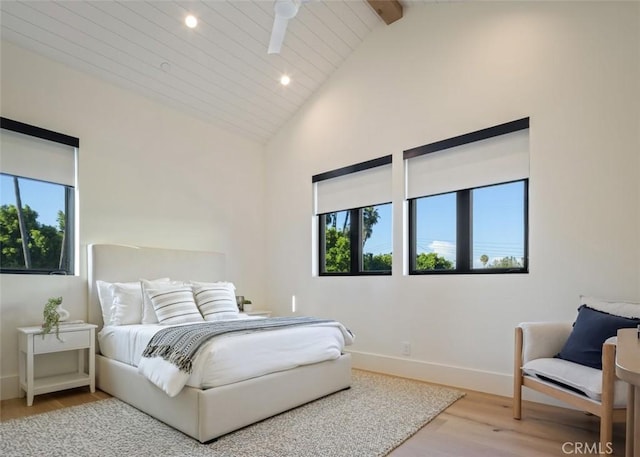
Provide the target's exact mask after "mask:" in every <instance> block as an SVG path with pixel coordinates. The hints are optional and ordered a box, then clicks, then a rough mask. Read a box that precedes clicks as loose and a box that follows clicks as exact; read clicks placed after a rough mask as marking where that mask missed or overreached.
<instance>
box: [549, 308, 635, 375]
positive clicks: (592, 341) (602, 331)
mask: <svg viewBox="0 0 640 457" xmlns="http://www.w3.org/2000/svg"><path fill="white" fill-rule="evenodd" d="M639 324H640V319H629V318H627V317H622V316H615V315H613V314H608V313H604V312H602V311H598V310H595V309H592V308H589V307H587V306H586V305H582V306H581V307H580V308H578V318H577V319H576V321H575V322H574V324H573V330H572V331H571V334H570V335H569V338H568V339H567V342H566V343H565V344H564V347H563V348H562V350H561V351H560V353H559V354H558V355H556V357H558V358H560V359H564V360H568V361H570V362H575V363H579V364H580V365H586V366H588V367H592V368H597V369H599V370H602V345H603V344H604V342H605V341H606V339H607V338H609V337H612V336H616V334H617V333H618V329H621V328H633V327H636V326H638V325H639Z"/></svg>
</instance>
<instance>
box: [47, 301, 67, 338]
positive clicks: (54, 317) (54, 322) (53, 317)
mask: <svg viewBox="0 0 640 457" xmlns="http://www.w3.org/2000/svg"><path fill="white" fill-rule="evenodd" d="M61 303H62V297H57V298H50V299H49V301H48V302H47V304H46V305H44V311H43V312H42V317H43V318H44V322H43V323H42V338H44V336H45V335H46V334H47V333H51V329H52V328H53V327H54V326H55V328H56V338H58V339H60V336H59V333H60V313H58V310H57V308H58V306H60V304H61Z"/></svg>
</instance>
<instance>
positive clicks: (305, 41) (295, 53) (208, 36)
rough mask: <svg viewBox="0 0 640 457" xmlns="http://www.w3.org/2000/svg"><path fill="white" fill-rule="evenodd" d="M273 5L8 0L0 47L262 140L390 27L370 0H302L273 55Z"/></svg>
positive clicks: (0, 22) (251, 0) (0, 20)
mask: <svg viewBox="0 0 640 457" xmlns="http://www.w3.org/2000/svg"><path fill="white" fill-rule="evenodd" d="M402 3H403V4H406V3H408V2H406V1H403V2H402ZM273 6H274V4H273V2H272V1H268V0H267V1H264V0H262V1H261V0H227V1H224V0H218V1H178V0H174V1H57V2H56V1H42V2H33V1H2V2H0V12H1V17H0V26H1V30H2V39H3V40H7V41H10V42H13V43H15V44H17V45H19V46H22V47H24V48H27V49H30V50H33V51H35V52H37V53H39V54H42V55H44V56H46V57H49V58H51V59H53V60H56V61H59V62H62V63H65V64H67V65H69V66H71V67H73V68H75V69H78V70H81V71H84V72H87V73H90V74H93V75H95V76H98V77H99V78H102V79H105V80H107V81H110V82H112V83H115V84H117V85H119V86H121V87H124V88H127V89H130V90H133V91H136V92H138V93H141V94H144V95H145V96H148V97H151V98H153V99H156V100H159V101H161V102H163V103H165V104H167V105H169V106H172V107H174V108H177V109H180V110H183V111H187V112H189V113H191V114H193V115H195V116H198V117H200V118H203V119H206V120H207V121H210V122H213V123H215V124H217V125H219V126H221V127H222V128H224V129H226V130H230V131H234V132H236V133H239V134H241V135H243V136H244V137H247V138H250V139H253V140H256V141H258V142H261V143H264V142H266V141H268V140H269V138H271V137H272V136H273V135H274V134H275V133H276V132H277V131H278V129H279V128H280V127H281V126H282V125H283V124H284V123H285V122H286V121H287V120H288V119H289V118H290V117H291V116H292V115H293V114H294V113H295V112H296V111H297V110H298V109H299V108H300V106H301V105H302V104H303V103H304V102H305V101H306V100H307V99H308V98H309V97H310V96H311V94H313V93H314V91H316V90H317V89H318V88H319V87H320V86H321V85H322V84H323V83H324V82H325V81H326V80H327V78H328V77H329V76H330V75H331V74H332V73H333V72H334V71H335V70H336V69H337V68H338V67H339V66H340V65H341V63H342V62H343V61H344V60H345V59H346V58H347V56H349V55H350V54H351V53H352V52H353V51H354V50H355V49H356V48H357V47H358V45H359V44H360V43H361V42H362V41H363V40H364V39H365V37H366V36H367V35H368V34H369V33H370V32H371V31H372V30H373V29H374V28H376V27H385V24H384V22H383V21H382V19H381V18H380V17H379V16H378V15H377V14H376V12H375V11H374V10H373V8H372V7H371V6H370V5H369V4H368V3H367V2H366V1H364V0H347V1H336V0H328V1H309V2H303V3H302V5H301V7H300V10H299V12H298V14H297V16H296V17H295V18H294V19H292V20H290V21H289V25H288V29H287V33H286V37H285V40H284V46H283V48H282V51H281V53H280V54H272V55H268V54H267V46H268V43H269V38H270V34H271V28H272V25H273V18H274V9H273ZM188 14H192V15H194V16H196V17H197V18H198V25H197V27H196V28H194V29H190V28H188V27H186V26H185V22H184V19H185V17H186V16H187V15H188ZM283 74H287V75H289V76H290V77H291V84H290V85H289V86H287V87H283V86H282V85H280V83H279V78H280V77H281V75H283Z"/></svg>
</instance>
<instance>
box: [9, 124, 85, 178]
mask: <svg viewBox="0 0 640 457" xmlns="http://www.w3.org/2000/svg"><path fill="white" fill-rule="evenodd" d="M75 154H76V150H75V148H74V147H72V146H67V145H64V144H61V143H56V142H55V141H49V140H44V139H41V138H37V137H34V136H31V135H25V134H22V133H18V132H14V131H11V130H6V129H0V172H2V173H7V174H11V175H15V176H21V177H25V178H32V179H38V180H41V181H47V182H52V183H56V184H63V185H66V186H75Z"/></svg>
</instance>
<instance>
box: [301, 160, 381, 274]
mask: <svg viewBox="0 0 640 457" xmlns="http://www.w3.org/2000/svg"><path fill="white" fill-rule="evenodd" d="M313 183H314V193H315V207H316V208H315V214H316V218H317V219H316V220H317V234H318V237H317V239H318V243H317V253H318V256H317V261H318V274H319V275H321V276H338V275H385V274H386V275H389V274H391V267H392V265H391V264H392V233H391V228H392V223H391V222H392V205H391V203H387V202H389V201H390V200H391V156H385V157H381V158H379V159H374V160H371V161H368V162H363V163H360V164H356V165H352V166H349V167H345V168H341V169H338V170H333V171H330V172H326V173H323V174H320V175H315V176H314V177H313Z"/></svg>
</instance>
